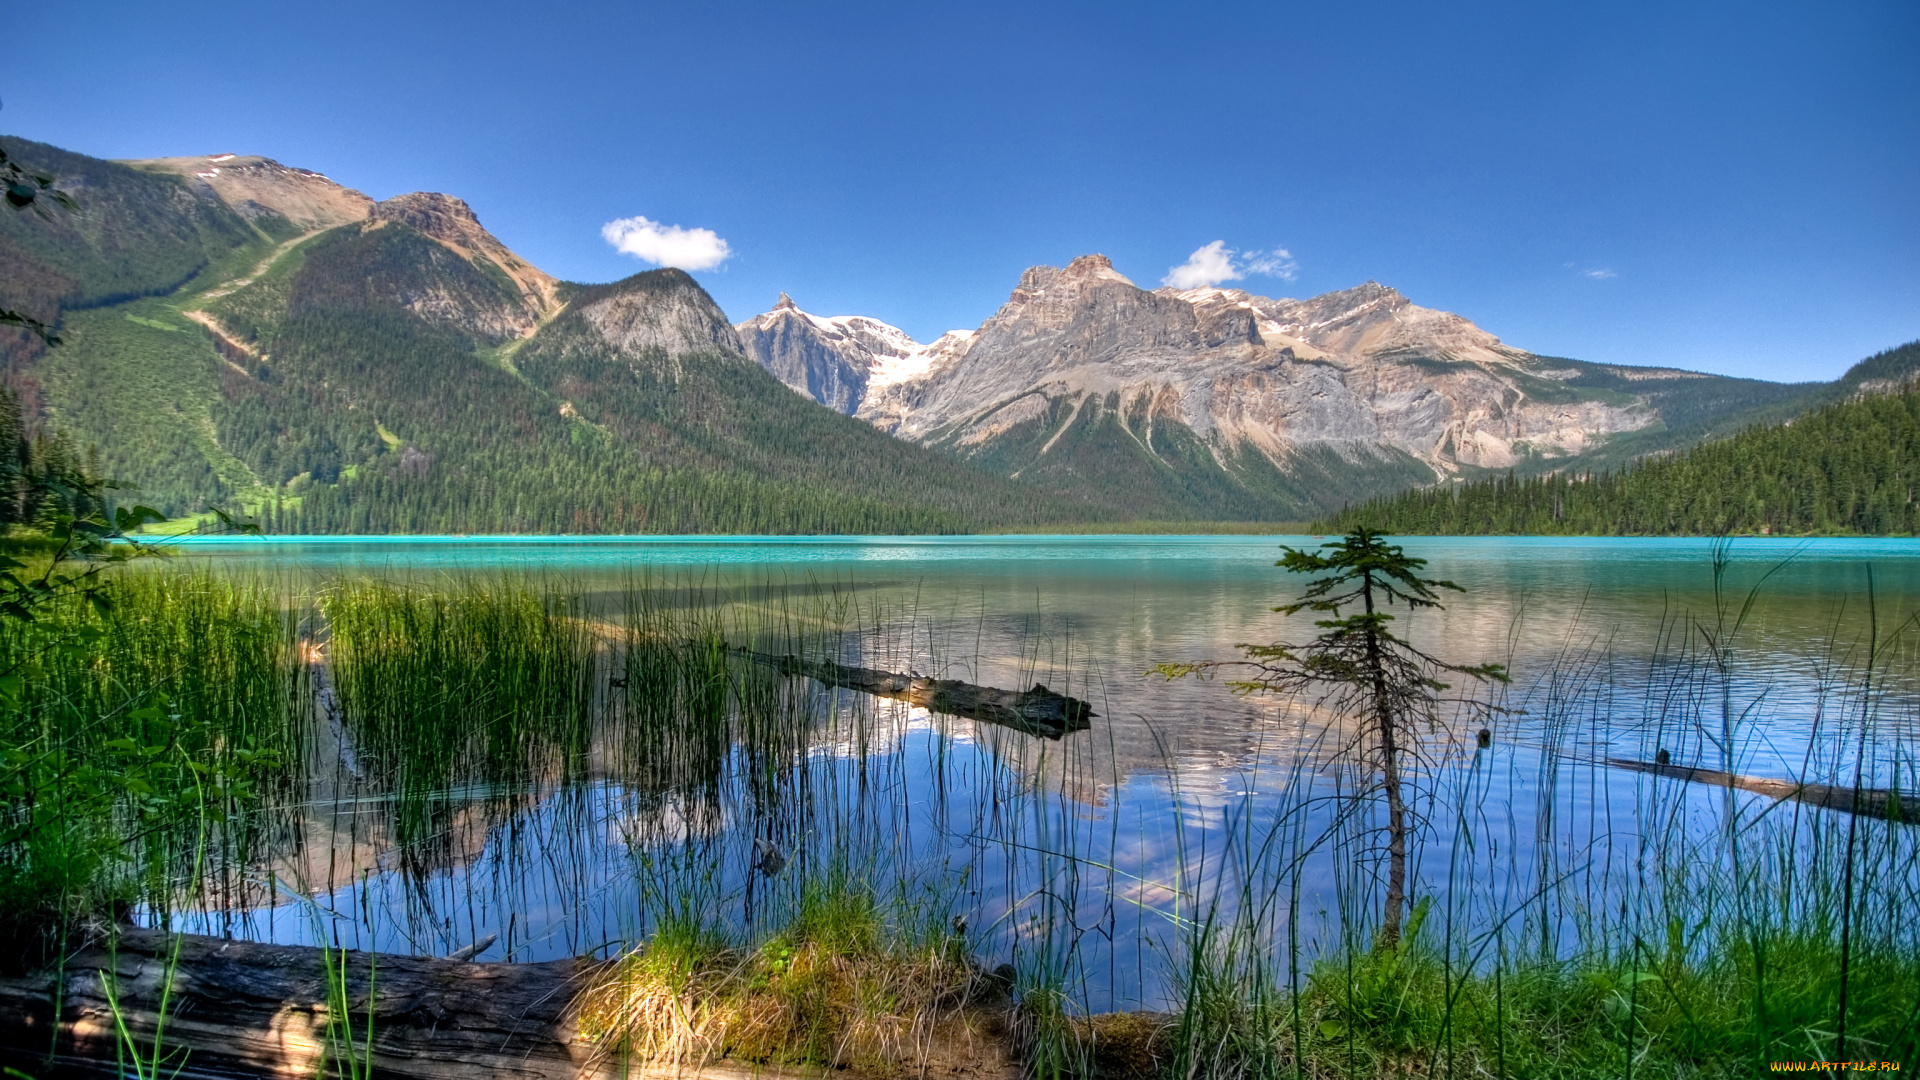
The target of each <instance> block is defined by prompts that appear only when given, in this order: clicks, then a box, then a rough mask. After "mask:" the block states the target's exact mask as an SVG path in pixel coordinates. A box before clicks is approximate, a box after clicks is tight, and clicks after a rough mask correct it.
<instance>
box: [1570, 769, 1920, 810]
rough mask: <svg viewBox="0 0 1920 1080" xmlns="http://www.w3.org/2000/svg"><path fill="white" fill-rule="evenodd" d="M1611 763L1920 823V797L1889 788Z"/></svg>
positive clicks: (1654, 773)
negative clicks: (1802, 781) (1814, 782)
mask: <svg viewBox="0 0 1920 1080" xmlns="http://www.w3.org/2000/svg"><path fill="white" fill-rule="evenodd" d="M1607 764H1609V765H1612V766H1615V767H1616V768H1621V769H1632V770H1634V771H1635V772H1643V773H1652V774H1653V775H1655V776H1666V777H1671V778H1672V779H1675V780H1689V781H1692V782H1694V783H1696V784H1718V785H1719V786H1721V787H1736V788H1739V789H1740V790H1742V791H1752V792H1756V793H1758V794H1761V795H1771V796H1773V797H1774V798H1776V799H1796V800H1798V801H1800V802H1803V803H1808V804H1810V805H1813V806H1820V807H1825V808H1826V809H1829V810H1844V811H1846V812H1848V813H1850V814H1864V815H1866V816H1868V817H1878V818H1895V819H1897V820H1900V821H1904V822H1907V823H1909V824H1912V823H1916V822H1920V796H1915V795H1902V794H1900V793H1899V792H1895V791H1888V790H1886V789H1885V788H1850V787H1839V786H1836V785H1833V784H1803V783H1800V782H1798V781H1795V780H1772V779H1768V778H1767V777H1763V776H1740V775H1738V774H1735V773H1728V772H1721V771H1720V770H1718V769H1694V768H1689V767H1687V766H1685V765H1669V764H1662V763H1660V762H1655V761H1637V760H1635V759H1633V758H1608V759H1607Z"/></svg>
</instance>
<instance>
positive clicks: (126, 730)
mask: <svg viewBox="0 0 1920 1080" xmlns="http://www.w3.org/2000/svg"><path fill="white" fill-rule="evenodd" d="M109 595H110V596H111V598H112V601H113V603H112V606H111V608H109V609H108V610H106V611H104V612H103V611H102V610H100V609H99V608H98V607H96V606H95V605H94V604H92V603H89V602H88V601H87V600H86V598H84V597H79V596H68V597H64V598H61V599H58V600H55V601H53V602H51V603H49V604H48V605H46V607H45V608H44V610H42V611H41V612H40V613H39V616H38V618H37V619H36V620H34V621H32V622H21V621H5V622H0V695H3V696H4V699H5V700H4V702H0V753H4V755H5V763H6V772H5V786H6V789H5V794H6V803H5V806H4V809H0V927H3V930H0V932H3V933H4V936H5V937H6V938H7V939H8V940H7V942H6V944H7V951H8V952H9V953H10V954H11V955H13V956H14V957H16V958H19V957H25V956H29V955H39V954H44V953H45V952H46V951H47V950H48V949H50V948H52V947H54V946H56V945H57V944H58V943H59V942H61V941H63V940H66V935H67V934H68V933H69V932H71V931H72V930H73V929H75V927H76V924H77V922H79V921H83V920H85V919H88V918H98V917H104V918H111V917H112V915H113V914H114V913H116V912H119V911H124V910H126V909H127V908H128V907H130V906H131V905H133V904H136V903H146V904H149V905H153V906H155V907H156V908H158V909H161V910H165V909H166V908H168V907H170V906H171V905H173V904H174V903H175V902H177V901H180V900H182V899H184V898H187V897H189V896H197V895H200V894H201V893H203V892H205V893H207V894H209V895H210V896H211V897H212V902H214V903H216V904H218V903H222V902H225V901H230V900H231V899H232V898H233V896H234V892H235V890H236V889H237V888H239V887H240V877H239V874H240V870H239V867H240V866H241V865H242V864H243V863H244V862H245V861H246V859H247V858H248V857H249V854H250V853H259V852H261V851H264V850H265V849H266V848H268V847H270V846H272V844H273V843H274V841H275V838H274V837H272V836H271V835H270V834H269V832H268V830H269V828H270V825H269V823H268V822H267V821H266V820H265V819H263V818H262V817H260V816H259V815H256V814H254V813H253V812H252V811H253V810H254V809H255V808H256V807H257V806H258V805H259V803H260V801H261V800H262V799H263V798H270V797H272V796H273V794H274V793H275V792H281V791H285V790H286V789H287V788H288V787H289V786H290V785H291V782H292V780H291V778H292V777H294V776H297V775H298V773H299V770H300V768H301V764H302V754H303V748H304V746H305V738H306V728H307V725H308V723H309V721H310V717H311V715H312V710H311V700H312V697H311V694H310V693H309V692H308V688H307V681H306V679H307V675H306V666H305V665H304V664H303V663H301V662H300V661H299V658H298V656H297V653H296V649H295V639H296V629H297V624H298V622H299V620H300V618H301V613H300V611H299V610H298V608H297V606H293V605H290V604H289V603H288V601H287V598H286V597H285V596H284V595H283V594H282V592H281V591H280V590H279V589H278V588H277V587H276V586H275V585H274V584H272V583H269V582H266V581H260V580H254V581H236V580H231V579H227V578H220V577H215V576H212V575H208V574H204V573H155V574H135V575H127V576H125V577H123V578H121V579H120V580H118V581H115V582H114V583H113V584H112V587H111V592H110V594H109ZM202 829H211V830H212V831H213V839H212V840H211V842H210V844H209V847H210V848H211V849H213V850H217V851H220V852H226V853H229V854H232V855H234V856H235V857H236V858H235V859H216V860H213V861H212V862H210V863H206V864H204V865H203V864H201V862H200V861H199V860H198V859H197V858H195V857H194V856H195V854H196V852H197V851H198V849H199V846H200V844H201V842H202V841H201V830H202ZM236 860H237V861H236ZM195 866H202V871H203V872H200V873H196V872H194V869H193V868H194V867H195Z"/></svg>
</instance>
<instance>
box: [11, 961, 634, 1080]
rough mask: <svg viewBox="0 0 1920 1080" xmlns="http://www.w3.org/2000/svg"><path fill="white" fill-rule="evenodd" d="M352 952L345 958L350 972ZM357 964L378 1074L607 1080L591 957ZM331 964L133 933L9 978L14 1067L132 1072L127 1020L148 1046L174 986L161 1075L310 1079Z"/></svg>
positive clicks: (319, 1046) (352, 986) (359, 1035)
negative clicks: (592, 1024)
mask: <svg viewBox="0 0 1920 1080" xmlns="http://www.w3.org/2000/svg"><path fill="white" fill-rule="evenodd" d="M176 946H177V948H178V953H177V956H176V955H175V954H174V952H173V950H174V949H175V948H176ZM341 956H342V954H340V953H335V954H334V959H335V962H336V970H339V967H338V965H339V963H340V961H341ZM344 965H345V972H346V979H345V986H346V994H347V997H346V1000H347V1002H348V1004H349V1006H350V1008H349V1015H350V1018H351V1021H352V1030H353V1033H354V1037H355V1040H356V1042H357V1043H358V1051H359V1052H366V1051H367V1050H368V1049H369V1048H370V1050H371V1063H372V1067H373V1072H374V1074H375V1075H378V1076H387V1077H394V1078H396V1080H397V1078H421V1080H440V1078H447V1077H469V1076H491V1077H516V1078H523V1080H546V1078H562V1077H564V1078H567V1080H572V1078H574V1077H581V1076H600V1075H609V1074H608V1073H607V1071H606V1070H604V1069H603V1068H601V1067H599V1065H598V1063H597V1062H596V1060H595V1055H594V1053H593V1050H594V1048H593V1046H592V1045H591V1044H590V1043H588V1042H586V1041H584V1040H582V1039H580V1038H579V1036H578V1033H577V1031H576V1030H575V1028H574V1024H573V1019H572V1005H573V999H574V997H575V994H576V993H577V991H578V989H579V982H580V980H581V979H582V978H584V977H585V976H588V975H590V974H591V973H592V972H593V971H594V970H595V968H596V967H597V965H596V964H595V963H594V962H593V961H588V960H560V961H554V962H551V963H545V964H476V963H471V962H466V961H455V960H438V959H428V958H424V957H412V956H396V955H389V954H385V953H382V954H379V955H378V956H377V957H375V956H374V955H372V954H369V953H363V952H348V953H345V954H344ZM325 970H326V967H325V956H324V954H323V953H322V952H321V950H319V949H313V948H305V947H301V946H290V945H258V944H250V943H246V942H238V941H223V940H220V939H218V938H208V937H197V936H194V935H168V934H163V933H160V932H157V931H150V930H126V931H123V932H122V933H121V935H120V937H119V941H118V942H117V943H115V944H113V945H111V946H108V945H104V944H103V945H95V946H91V947H89V948H87V949H84V950H82V951H81V952H79V953H78V954H76V955H74V956H72V957H70V958H69V959H68V960H67V962H66V964H65V966H64V970H63V971H61V972H57V973H56V972H44V973H37V974H31V975H25V976H12V977H6V978H0V1065H6V1066H11V1067H13V1068H15V1069H19V1070H20V1071H21V1072H23V1073H26V1074H27V1075H29V1076H34V1077H39V1078H42V1080H45V1078H49V1077H55V1076H118V1075H121V1073H120V1072H119V1071H117V1070H116V1064H115V1063H116V1059H117V1058H118V1057H119V1054H120V1052H121V1048H122V1043H121V1036H120V1035H119V1033H118V1026H119V1024H121V1023H124V1024H125V1025H126V1028H127V1030H128V1032H129V1033H130V1035H131V1037H132V1040H133V1041H134V1043H135V1045H136V1046H137V1047H139V1048H140V1053H141V1054H142V1056H145V1055H150V1054H151V1053H152V1052H153V1046H154V1032H155V1030H156V1028H158V1027H160V1025H161V1021H162V1015H161V1000H162V995H163V994H165V996H166V999H167V1007H166V1010H165V1017H164V1021H165V1026H164V1030H163V1034H162V1039H161V1045H162V1048H163V1053H164V1055H165V1056H164V1057H163V1059H162V1060H163V1066H162V1068H161V1069H160V1072H159V1075H162V1076H173V1075H178V1076H179V1077H181V1078H182V1080H224V1078H227V1077H263V1076H264V1077H278V1076H286V1077H294V1076H298V1077H309V1078H310V1077H313V1076H315V1075H316V1074H317V1072H318V1070H319V1069H320V1067H321V1059H322V1057H323V1055H326V1054H327V1046H328V1018H329V1012H328V1004H327V1003H328V1000H329V996H328V986H327V980H326V977H325V974H324V972H325ZM370 984H371V991H372V992H371V993H369V989H370ZM56 1003H57V1011H56ZM369 1006H371V1008H370V1009H369ZM369 1013H371V1018H372V1033H373V1034H372V1041H371V1044H370V1047H369V1044H368V1043H367V1042H366V1041H365V1033H366V1029H367V1020H368V1016H369ZM116 1014H117V1016H116ZM176 1069H178V1072H177V1074H176V1072H175V1070H176ZM333 1071H334V1070H333V1069H332V1068H329V1070H328V1072H329V1073H332V1072H333ZM127 1075H131V1073H128V1074H127Z"/></svg>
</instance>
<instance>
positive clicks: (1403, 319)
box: [0, 140, 1858, 533]
mask: <svg viewBox="0 0 1920 1080" xmlns="http://www.w3.org/2000/svg"><path fill="white" fill-rule="evenodd" d="M6 148H7V150H8V152H9V153H10V154H13V155H15V156H16V157H18V158H19V159H21V160H23V161H25V162H27V163H29V164H31V165H32V166H34V167H35V168H37V169H39V170H41V171H43V172H47V173H51V174H53V175H54V176H55V177H56V178H57V183H58V186H59V187H61V189H62V190H65V191H67V192H68V193H69V194H71V195H72V197H73V199H74V201H75V203H76V206H77V209H75V210H74V211H72V212H66V211H58V210H56V211H53V212H51V213H48V214H45V215H37V214H24V213H23V214H6V215H0V307H6V308H12V309H14V310H18V311H21V312H23V313H25V314H27V315H29V316H32V317H34V318H36V319H40V320H42V321H44V322H48V323H55V324H57V325H58V326H59V328H60V334H61V337H62V339H63V340H62V343H61V344H59V345H58V346H56V347H52V348H49V347H48V346H47V345H46V343H44V342H42V341H40V340H39V339H38V338H35V337H32V336H29V335H27V334H25V333H20V332H11V331H7V332H0V360H3V361H4V365H5V369H4V382H5V385H6V387H7V388H8V389H9V391H10V392H11V393H12V394H14V395H15V396H17V398H18V399H19V402H20V405H21V411H22V414H23V416H24V417H25V418H26V422H27V423H28V424H29V425H30V426H38V427H39V428H40V429H42V430H44V431H58V432H61V433H62V437H63V438H65V439H68V440H70V441H71V442H72V443H73V444H74V445H76V446H84V447H90V448H93V452H94V453H95V455H96V461H97V464H96V466H95V467H96V468H97V469H98V470H99V471H101V472H103V473H104V474H106V475H108V476H111V477H112V478H113V479H114V480H116V481H117V482H120V483H122V484H125V485H128V486H129V487H131V488H132V489H134V491H135V493H136V494H135V495H132V496H129V497H137V498H139V499H140V500H141V501H144V502H148V503H151V504H153V505H156V506H159V507H161V508H162V509H163V510H165V511H167V512H169V513H174V514H189V513H193V512H195V511H198V510H200V509H203V508H205V507H208V506H214V505H218V506H226V507H240V508H244V509H245V510H247V511H248V512H250V513H254V514H256V515H258V516H259V517H260V519H261V520H262V521H263V523H265V524H266V525H267V526H268V527H269V528H272V529H277V530H281V531H308V532H556V533H574V532H929V531H931V532H941V531H971V530H981V529H1007V528H1055V527H1073V526H1079V525H1086V524H1088V523H1101V522H1123V521H1141V520H1160V521H1189V522H1201V521H1299V520H1304V519H1306V518H1309V517H1314V516H1317V515H1320V514H1322V513H1326V512H1329V511H1332V510H1337V509H1338V508H1339V507H1340V506H1342V505H1345V504H1347V503H1350V502H1357V501H1360V500H1364V499H1367V498H1370V497H1374V496H1378V495H1382V494H1386V493H1391V492H1394V491H1399V490H1403V489H1406V488H1409V487H1412V486H1416V485H1421V484H1429V483H1432V482H1434V481H1435V480H1437V479H1443V478H1447V477H1462V478H1467V477H1472V476H1476V475H1480V474H1484V473H1488V472H1491V471H1505V470H1508V469H1514V470H1518V471H1521V472H1528V471H1535V472H1537V471H1545V470H1550V469H1566V468H1569V467H1575V468H1578V467H1585V468H1592V467H1596V466H1604V465H1607V464H1608V463H1612V462H1624V461H1628V460H1632V459H1635V458H1639V457H1643V456H1645V455H1647V454H1650V453H1658V452H1664V451H1667V450H1672V449H1676V448H1679V447H1684V446H1687V445H1691V444H1692V443H1695V442H1698V441H1700V440H1701V439H1704V438H1708V437H1712V436H1716V435H1720V434H1727V433H1730V432H1732V431H1735V430H1738V429H1739V428H1740V427H1742V426H1745V425H1748V424H1751V423H1754V422H1756V421H1758V420H1766V419H1776V418H1784V417H1787V416H1792V415H1795V414H1796V413H1797V412H1799V411H1802V410H1804V409H1806V408H1809V407H1812V406H1814V405H1819V404H1823V403H1826V402H1828V401H1831V400H1835V399H1836V397H1837V396H1840V395H1844V393H1846V392H1847V387H1848V386H1850V385H1851V384H1848V383H1847V382H1846V381H1845V380H1842V381H1841V382H1838V383H1819V384H1800V385H1782V384H1774V383H1765V382H1758V381H1754V380H1742V379H1731V378H1726V377H1722V376H1714V375H1703V374H1699V373H1695V372H1686V371H1679V370H1674V369H1666V368H1636V367H1628V366H1620V365H1599V364H1589V363H1583V362H1580V361H1575V360H1565V359H1558V358H1553V357H1544V356H1537V355H1534V354H1532V353H1529V352H1526V351H1524V350H1520V349H1515V348H1512V347H1510V346H1507V345H1505V344H1504V343H1502V342H1501V341H1500V340H1499V339H1498V338H1496V337H1494V336H1493V335H1492V334H1489V333H1487V332H1486V331H1483V330H1481V329H1480V328H1478V327H1476V326H1475V325H1474V324H1473V323H1471V322H1469V321H1468V320H1466V319H1464V318H1462V317H1460V316H1458V315H1453V314H1450V313H1447V312H1442V311H1436V310H1432V309H1428V308H1423V307H1420V306H1418V305H1415V304H1413V303H1412V302H1410V301H1409V300H1408V299H1407V298H1406V297H1404V296H1401V295H1400V294H1399V293H1398V292H1395V291H1394V290H1392V289H1390V288H1387V287H1385V286H1382V285H1379V284H1376V283H1373V282H1368V283H1365V284H1363V285H1360V286H1358V287H1356V288H1353V289H1348V290H1344V291H1341V292H1335V293H1329V294H1326V295H1324V296H1319V297H1314V298H1311V299H1307V300H1290V299H1270V298H1266V297H1260V296H1254V295H1251V294H1248V293H1245V292H1241V291H1237V290H1228V289H1198V290H1187V291H1176V290H1172V289H1157V290H1148V289H1142V288H1139V287H1137V286H1135V285H1134V284H1133V283H1132V282H1130V281H1128V280H1127V279H1126V278H1125V277H1124V276H1122V275H1121V274H1119V273H1118V272H1117V271H1115V270H1114V268H1113V267H1112V265H1111V264H1110V262H1109V261H1108V260H1107V259H1106V258H1104V257H1102V256H1099V255H1089V256H1083V257H1081V258H1078V259H1075V260H1073V261H1072V262H1071V263H1069V264H1068V265H1067V266H1066V267H1063V268H1062V267H1047V266H1042V267H1034V268H1032V269H1030V270H1028V271H1027V272H1026V273H1025V274H1024V275H1023V276H1022V277H1021V279H1020V281H1019V283H1018V285H1017V286H1016V287H1015V288H1014V290H1013V291H1012V294H1011V295H1010V297H1009V299H1008V301H1007V303H1006V304H1005V305H1003V306H1002V307H1001V309H1000V310H999V311H998V312H996V313H995V314H994V315H993V316H992V317H991V318H989V319H987V320H986V322H984V323H983V324H982V325H980V326H979V327H978V328H975V329H972V330H956V331H953V332H950V333H948V334H946V335H943V336H942V337H940V338H939V339H937V340H935V341H933V342H930V343H925V344H922V343H920V342H917V341H915V340H913V339H912V338H911V337H910V336H908V335H907V334H905V333H903V332H902V331H900V330H899V329H897V328H895V327H893V326H890V325H888V324H887V323H885V322H882V321H880V320H878V319H874V318H868V317H864V316H839V317H832V318H823V317H820V316H816V315H811V314H809V313H807V312H805V311H802V310H801V309H800V308H799V306H798V305H797V304H795V303H794V302H793V301H792V299H791V298H789V297H786V296H785V295H782V296H781V298H780V300H779V302H778V303H777V304H776V305H775V306H774V308H773V309H772V310H771V311H768V312H767V313H765V314H762V315H759V316H757V317H755V318H753V319H749V320H747V321H746V322H743V323H739V324H733V323H731V322H730V321H729V320H728V318H727V317H726V316H725V314H724V313H722V312H721V311H720V309H719V307H718V306H717V305H716V304H715V303H714V302H713V300H712V298H711V297H709V296H708V295H707V294H706V292H705V291H704V290H703V289H701V288H700V286H699V285H698V284H697V283H696V282H695V281H694V280H693V279H692V278H691V277H689V276H688V275H686V274H685V273H682V272H681V271H678V270H670V269H669V270H655V271H649V272H646V273H641V274H636V275H634V276H632V277H630V278H627V279H625V280H622V281H618V282H613V283H611V284H605V285H581V284H576V283H570V282H564V281H560V280H557V279H555V278H553V277H552V276H550V275H548V274H547V273H545V272H543V271H541V270H540V269H539V268H537V267H535V266H533V265H531V264H530V263H528V262H527V261H526V260H524V259H522V258H520V257H519V256H518V255H516V254H515V253H514V252H513V251H512V250H510V249H509V248H508V247H507V246H506V245H505V244H503V243H502V242H501V241H500V240H499V239H498V238H496V237H494V236H493V235H492V234H491V233H489V232H488V231H487V230H486V229H485V228H484V227H483V226H482V225H481V223H480V221H479V220H478V218H477V217H476V216H475V215H474V213H473V211H472V210H471V208H470V207H468V206H467V204H466V203H464V202H462V201H461V200H460V199H458V198H455V197H453V196H449V195H445V194H435V193H424V192H420V193H413V194H408V195H401V196H398V197H395V198H391V199H387V200H384V201H375V200H373V199H371V198H368V197H367V196H365V195H363V194H361V193H359V192H356V191H353V190H351V189H349V188H346V187H343V186H341V185H339V184H337V183H335V182H334V181H332V180H331V179H329V178H327V177H325V176H324V175H322V174H319V173H316V172H312V171H309V170H305V169H297V168H292V167H288V166H284V165H281V164H279V163H276V162H274V161H271V160H268V159H265V158H259V157H244V156H236V155H232V154H220V155H211V156H205V157H182V158H165V159H156V160H149V161H135V162H109V161H102V160H99V159H95V158H89V157H86V156H84V155H79V154H73V153H70V152H67V151H63V150H59V149H57V148H54V147H50V146H45V145H41V144H35V143H28V142H25V141H22V140H8V141H7V143H6ZM1857 381H1858V380H1856V382H1857Z"/></svg>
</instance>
